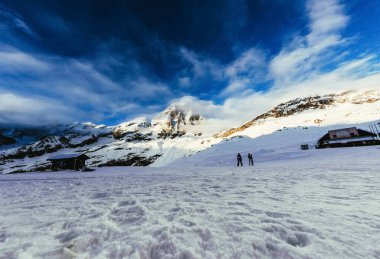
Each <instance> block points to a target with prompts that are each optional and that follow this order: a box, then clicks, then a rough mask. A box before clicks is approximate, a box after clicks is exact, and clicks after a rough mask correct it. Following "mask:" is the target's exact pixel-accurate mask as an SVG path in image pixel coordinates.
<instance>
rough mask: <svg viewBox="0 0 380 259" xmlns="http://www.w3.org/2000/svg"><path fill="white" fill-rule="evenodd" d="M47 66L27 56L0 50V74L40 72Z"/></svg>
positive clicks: (21, 53)
mask: <svg viewBox="0 0 380 259" xmlns="http://www.w3.org/2000/svg"><path fill="white" fill-rule="evenodd" d="M48 68H49V66H48V64H47V63H45V62H43V61H41V60H39V59H38V58H35V57H33V56H31V55H29V54H26V53H23V52H20V51H17V50H15V49H12V50H0V72H3V73H4V72H5V73H19V72H25V71H33V72H41V71H46V70H47V69H48Z"/></svg>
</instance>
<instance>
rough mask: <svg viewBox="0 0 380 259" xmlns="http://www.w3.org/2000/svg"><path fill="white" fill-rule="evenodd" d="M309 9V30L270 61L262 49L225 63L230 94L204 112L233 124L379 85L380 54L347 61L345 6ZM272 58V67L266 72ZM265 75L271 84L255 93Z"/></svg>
mask: <svg viewBox="0 0 380 259" xmlns="http://www.w3.org/2000/svg"><path fill="white" fill-rule="evenodd" d="M307 13H308V16H309V30H310V31H309V33H308V34H307V35H305V36H297V37H295V38H294V40H293V41H292V42H291V43H290V44H288V45H285V46H284V47H283V48H282V50H281V51H280V52H279V53H278V54H277V55H276V56H274V57H273V58H272V59H271V60H267V58H266V57H265V55H264V54H263V53H264V52H262V51H259V50H256V49H251V50H248V51H247V52H244V53H242V55H241V56H240V57H238V58H237V59H236V60H235V61H234V62H232V63H231V64H230V65H229V66H227V67H226V68H225V74H226V77H225V78H226V80H227V81H228V82H229V84H228V85H227V87H226V88H225V89H224V90H223V91H222V92H221V96H223V97H227V98H226V99H225V101H224V103H223V104H221V105H214V104H213V103H207V105H206V107H212V109H211V110H210V109H209V108H205V110H203V112H206V113H207V112H210V111H211V112H210V113H209V115H210V116H212V117H213V118H219V119H224V120H227V121H229V122H230V126H231V127H232V126H238V125H240V124H241V123H242V122H244V121H248V120H251V119H253V118H254V117H255V116H257V115H259V114H261V113H263V112H266V111H268V110H269V109H270V108H272V107H274V106H276V105H278V104H279V103H281V102H285V101H288V100H290V99H293V98H297V97H306V96H312V95H323V94H330V93H339V92H343V91H346V90H359V91H360V90H372V89H379V87H380V64H379V62H378V59H377V57H376V56H374V55H367V56H362V57H360V58H357V59H347V56H346V53H344V52H343V51H342V49H344V47H345V46H346V45H347V44H350V42H349V40H348V39H346V38H344V37H342V35H341V31H342V30H343V29H344V28H345V27H346V26H347V25H348V21H349V17H347V16H346V15H345V14H344V6H342V5H341V4H339V2H338V1H337V0H311V1H309V2H308V5H307ZM337 49H338V50H340V51H342V52H343V54H342V53H340V52H339V51H337ZM268 62H269V71H266V69H265V67H267V64H268ZM326 65H330V69H329V70H328V71H327V72H326V71H323V69H322V68H324V67H325V66H326ZM334 67H335V68H334ZM257 74H259V75H260V76H259V77H258V78H257ZM255 78H257V79H256V80H255ZM267 78H271V79H272V80H273V85H272V87H271V88H270V89H268V90H265V91H259V92H257V91H255V90H254V84H256V83H257V82H259V80H260V79H261V80H263V81H265V80H266V79H267ZM191 102H192V103H198V102H199V103H200V104H202V105H204V101H197V100H194V99H192V101H191Z"/></svg>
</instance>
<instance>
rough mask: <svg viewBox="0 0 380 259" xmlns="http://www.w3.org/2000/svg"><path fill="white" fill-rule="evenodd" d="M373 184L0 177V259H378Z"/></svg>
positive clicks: (110, 175) (104, 174) (256, 171)
mask: <svg viewBox="0 0 380 259" xmlns="http://www.w3.org/2000/svg"><path fill="white" fill-rule="evenodd" d="M321 168H323V169H321ZM379 172H380V170H379V166H378V164H377V165H376V163H374V164H373V165H370V166H368V165H367V166H365V165H363V164H356V165H355V164H353V163H351V164H349V165H348V166H345V165H344V163H343V161H342V163H340V164H339V163H334V165H333V166H331V165H330V166H329V165H328V163H326V162H325V164H324V165H323V166H320V165H319V166H316V163H314V164H312V163H310V161H308V160H306V161H305V162H304V163H302V162H301V161H298V163H294V162H287V161H282V162H281V163H261V164H260V163H259V164H258V165H257V166H255V167H253V168H252V167H251V168H248V167H243V168H236V167H214V168H99V169H97V171H96V172H91V173H80V172H60V173H31V174H22V175H3V176H0V208H1V210H0V219H1V220H0V258H380V246H379V240H380V177H379V174H380V173H379Z"/></svg>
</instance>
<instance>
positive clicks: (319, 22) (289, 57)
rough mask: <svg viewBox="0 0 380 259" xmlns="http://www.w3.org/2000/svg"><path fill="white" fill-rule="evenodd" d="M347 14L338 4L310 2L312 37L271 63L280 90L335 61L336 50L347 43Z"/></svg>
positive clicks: (333, 0) (286, 49)
mask: <svg viewBox="0 0 380 259" xmlns="http://www.w3.org/2000/svg"><path fill="white" fill-rule="evenodd" d="M343 10H344V8H343V6H342V5H340V4H339V2H338V1H336V0H318V1H317V0H312V1H309V2H308V15H309V19H310V24H309V28H310V32H309V34H307V35H306V36H304V37H297V38H295V39H294V41H293V42H292V44H290V46H286V47H284V48H283V49H282V50H281V51H280V53H279V54H278V55H277V56H276V57H274V58H273V60H272V61H271V64H270V74H271V76H272V78H273V79H274V80H275V83H276V86H279V87H283V86H284V85H289V84H292V83H294V82H295V81H301V80H305V77H307V76H308V75H309V73H310V72H316V71H318V69H320V68H321V67H322V66H324V65H325V63H324V62H323V61H327V62H328V61H331V57H333V56H334V55H335V53H334V51H333V47H337V46H340V45H341V44H343V43H344V42H345V41H346V40H345V39H344V38H342V37H341V35H340V31H341V30H342V29H343V28H345V26H346V25H347V23H348V20H349V19H348V17H347V16H346V15H345V14H344V12H343ZM329 59H330V60H329Z"/></svg>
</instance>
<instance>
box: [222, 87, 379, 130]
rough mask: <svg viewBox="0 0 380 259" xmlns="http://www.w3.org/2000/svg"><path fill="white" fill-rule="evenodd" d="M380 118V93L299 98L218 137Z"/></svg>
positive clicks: (348, 93) (361, 121)
mask: <svg viewBox="0 0 380 259" xmlns="http://www.w3.org/2000/svg"><path fill="white" fill-rule="evenodd" d="M379 119H380V91H365V92H354V91H347V92H344V93H340V94H330V95H324V96H313V97H305V98H297V99H294V100H291V101H288V102H286V103H281V104H279V105H278V106H276V107H274V108H273V109H271V110H270V111H268V112H266V113H264V114H261V115H259V116H257V117H256V118H254V119H253V120H251V121H249V122H247V123H245V124H243V125H241V126H240V127H237V128H231V129H230V130H227V131H225V132H222V133H218V134H216V137H232V136H237V135H245V136H249V137H257V136H260V135H263V134H268V133H271V132H274V131H276V130H278V129H281V128H282V127H288V128H289V127H299V126H328V125H334V124H347V125H351V124H358V123H364V122H369V121H375V120H379Z"/></svg>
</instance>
